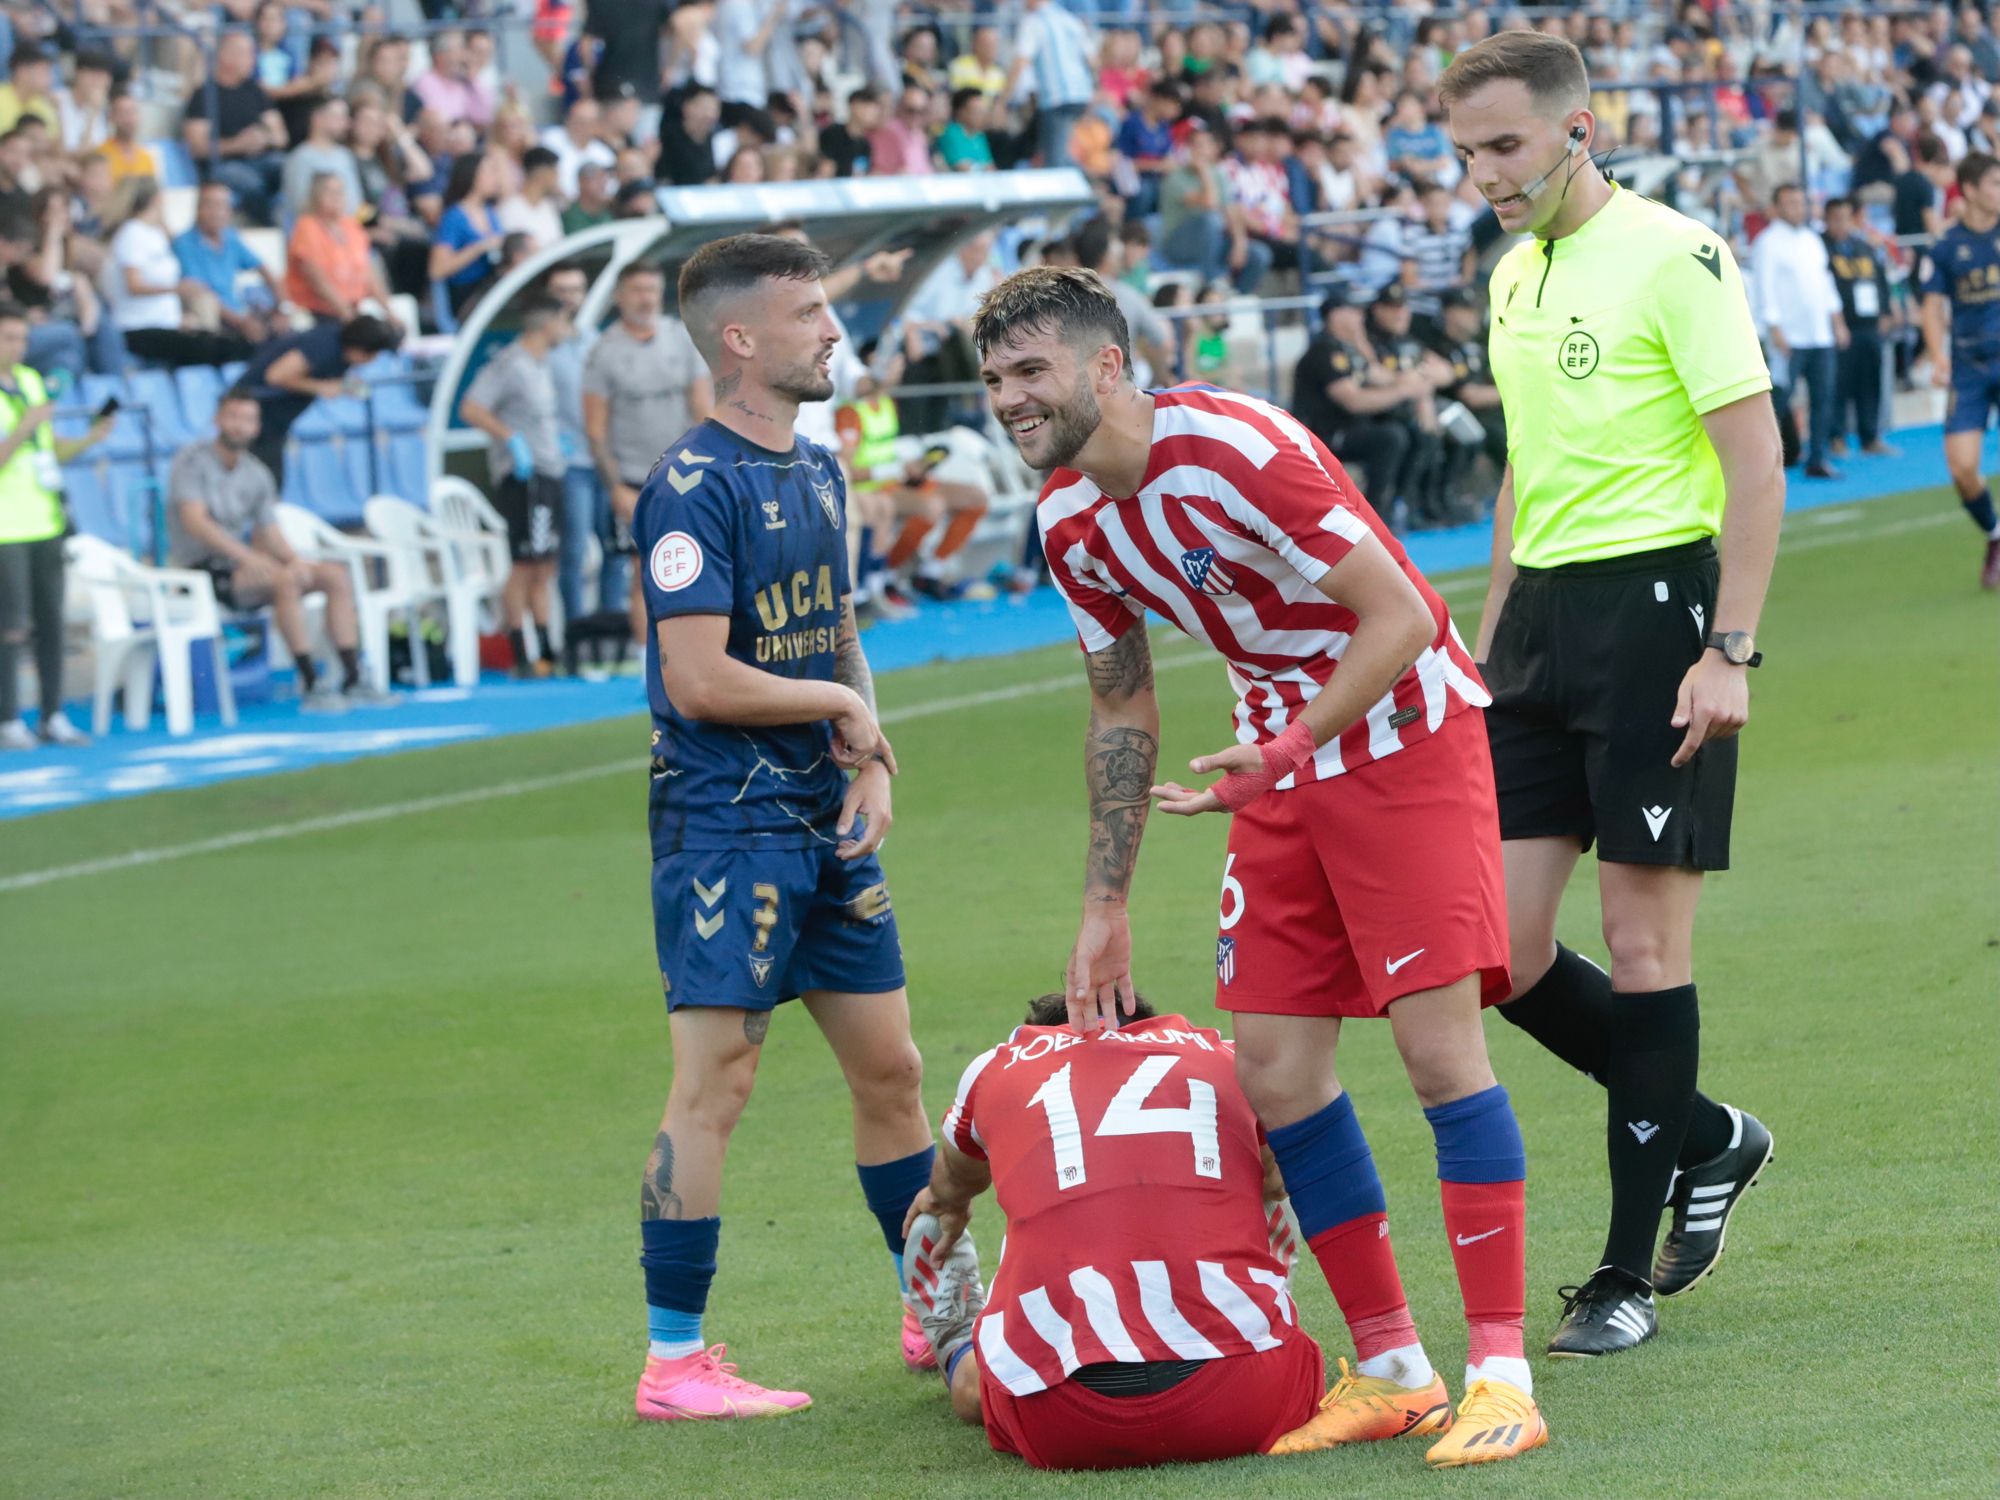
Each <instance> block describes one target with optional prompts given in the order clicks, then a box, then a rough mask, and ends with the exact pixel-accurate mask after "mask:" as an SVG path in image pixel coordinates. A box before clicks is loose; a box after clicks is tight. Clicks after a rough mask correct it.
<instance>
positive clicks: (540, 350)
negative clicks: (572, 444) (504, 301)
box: [458, 293, 570, 677]
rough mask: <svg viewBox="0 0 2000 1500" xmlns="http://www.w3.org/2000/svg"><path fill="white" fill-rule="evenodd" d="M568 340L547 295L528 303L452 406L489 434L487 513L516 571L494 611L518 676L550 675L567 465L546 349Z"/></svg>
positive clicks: (560, 311)
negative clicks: (534, 655)
mask: <svg viewBox="0 0 2000 1500" xmlns="http://www.w3.org/2000/svg"><path fill="white" fill-rule="evenodd" d="M569 335H570V321H569V313H568V312H567V311H566V310H565V309H564V307H563V305H562V304H561V303H560V302H558V301H556V299H555V298H554V297H551V296H549V295H548V294H547V293H542V294H540V295H537V296H533V297H529V298H527V299H526V300H525V301H524V302H523V303H522V306H521V332H520V334H519V335H518V336H517V337H516V338H515V340H514V342H513V343H511V344H509V345H508V346H507V347H506V348H505V349H502V350H501V351H500V352H499V353H498V354H496V355H494V356H493V358H492V359H490V360H488V361H487V362H486V364H485V366H484V367H483V368H482V369H481V370H480V372H479V374H478V375H477V376H476V377H475V378H474V380H473V382H472V385H471V387H470V389H468V390H467V391H466V393H465V395H464V397H463V398H462V399H461V400H460V401H459V403H458V414H459V416H460V417H461V418H463V419H464V421H465V423H466V425H467V426H469V427H476V428H478V429H479V430H480V431H481V432H483V433H485V434H486V436H487V439H488V441H489V445H490V446H489V447H488V448H487V450H486V462H487V468H488V470H489V472H490V473H491V474H492V477H493V508H494V509H495V510H497V511H499V512H500V514H501V516H502V517H503V518H504V519H505V520H506V522H507V546H508V550H509V553H510V555H511V556H512V557H513V560H514V566H513V567H512V568H511V569H509V570H508V573H507V583H506V586H505V588H504V589H503V590H502V591H501V594H500V613H501V616H502V620H503V623H504V624H505V625H506V627H507V638H508V640H509V642H511V643H512V645H513V648H514V671H515V674H516V675H517V676H530V675H532V676H536V677H547V676H548V675H550V673H551V672H552V671H553V670H554V654H553V653H552V652H551V651H550V649H549V581H550V579H552V578H553V577H554V576H555V571H556V553H557V550H558V549H559V547H560V545H561V536H562V506H563V469H564V467H565V464H564V461H563V449H562V432H561V426H560V423H559V422H558V420H557V415H556V386H555V381H554V379H553V378H552V376H551V374H550V371H549V351H550V350H551V349H553V348H555V347H556V346H557V345H559V344H561V343H562V342H563V341H564V340H565V339H567V338H568V337H569ZM528 614H532V615H533V617H534V621H535V636H536V639H537V641H538V642H539V643H540V645H541V656H540V658H539V659H538V660H537V661H536V662H535V663H534V665H533V666H532V667H530V666H529V664H528V648H527V641H526V639H525V638H524V637H523V635H522V633H521V620H522V617H523V616H524V615H528Z"/></svg>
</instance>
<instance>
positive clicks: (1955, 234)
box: [1924, 224, 2000, 359]
mask: <svg viewBox="0 0 2000 1500" xmlns="http://www.w3.org/2000/svg"><path fill="white" fill-rule="evenodd" d="M1924 291H1925V292H1926V293H1935V294H1936V295H1937V296H1940V297H1949V298H1951V343H1952V348H1953V350H1954V351H1955V352H1956V353H1957V354H1958V356H1959V357H1960V358H1965V357H1967V356H1968V355H1972V356H1973V357H1976V358H1979V359H1996V358H2000V224H1995V225H1994V226H1993V227H1992V228H1991V229H1987V230H1983V231H1981V232H1980V233H1978V234H1975V233H1973V232H1972V231H1971V230H1969V229H1967V228H1966V227H1965V226H1964V225H1963V224H1954V225H1952V226H1951V228H1949V229H1947V230H1946V231H1945V232H1944V233H1943V234H1941V235H1939V236H1938V240H1937V243H1936V244H1935V245H1933V246H1931V253H1930V270H1929V272H1928V274H1926V276H1925V277H1924Z"/></svg>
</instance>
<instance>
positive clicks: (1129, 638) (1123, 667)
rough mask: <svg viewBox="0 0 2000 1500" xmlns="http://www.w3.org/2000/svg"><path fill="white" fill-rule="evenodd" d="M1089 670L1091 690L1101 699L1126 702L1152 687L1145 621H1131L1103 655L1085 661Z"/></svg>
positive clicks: (1102, 652) (1088, 657)
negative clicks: (1122, 699) (1124, 700)
mask: <svg viewBox="0 0 2000 1500" xmlns="http://www.w3.org/2000/svg"><path fill="white" fill-rule="evenodd" d="M1084 662H1085V664H1086V665H1087V666H1089V668H1090V690H1091V692H1093V693H1095V694H1096V695H1097V696H1098V697H1100V698H1129V697H1131V696H1132V694H1134V693H1139V692H1144V691H1146V690H1147V689H1149V688H1151V687H1152V685H1153V651H1152V647H1151V646H1150V645H1149V644H1148V643H1147V641H1146V626H1145V622H1144V621H1134V622H1133V623H1132V624H1131V625H1130V626H1129V627H1127V629H1126V631H1125V633H1124V634H1123V635H1121V636H1120V637H1118V639H1117V640H1116V641H1114V642H1112V643H1111V644H1110V645H1109V646H1107V647H1105V648H1104V649H1103V650H1102V651H1093V652H1091V653H1090V654H1089V655H1088V656H1086V657H1085V658H1084Z"/></svg>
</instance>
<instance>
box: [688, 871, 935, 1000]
mask: <svg viewBox="0 0 2000 1500" xmlns="http://www.w3.org/2000/svg"><path fill="white" fill-rule="evenodd" d="M653 942H654V945H655V947H657V948H658V950H659V955H660V984H661V986H662V988H663V989H664V990H665V991H666V997H667V1009H668V1010H675V1009H677V1008H679V1007H680V1006H683V1005H732V1006H738V1007H740V1008H742V1009H744V1010H770V1009H771V1008H772V1007H773V1006H776V1005H778V1004H779V1003H781V1002H782V1001H786V1000H796V999H797V998H798V997H799V996H800V995H802V994H804V993H805V992H806V991H808V990H832V991H835V992H838V993H844V994H854V995H877V994H882V993H885V992H886V991H889V990H897V989H901V988H902V987H903V945H902V943H901V941H900V940H899V939H898V938H897V935H896V914H895V911H894V910H893V909H892V908H891V906H890V904H889V886H888V882H887V881H886V880H884V879H883V876H882V864H881V861H880V860H878V859H876V858H875V856H874V855H872V854H870V855H868V856H866V857H865V858H862V859H855V860H844V859H842V858H840V857H839V856H838V855H836V854H835V853H834V852H833V847H832V846H831V845H821V846H819V847H817V848H813V849H772V850H749V849H698V850H684V851H683V852H681V853H679V854H669V855H667V856H665V857H664V858H662V859H656V860H654V861H653Z"/></svg>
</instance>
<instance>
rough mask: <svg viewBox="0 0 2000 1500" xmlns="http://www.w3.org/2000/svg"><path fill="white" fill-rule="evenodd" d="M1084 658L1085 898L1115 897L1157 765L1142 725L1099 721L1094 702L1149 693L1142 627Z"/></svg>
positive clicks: (1135, 856) (1153, 739)
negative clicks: (1087, 695) (1087, 706)
mask: <svg viewBox="0 0 2000 1500" xmlns="http://www.w3.org/2000/svg"><path fill="white" fill-rule="evenodd" d="M1087 661H1088V663H1089V666H1090V689H1091V693H1092V695H1093V706H1092V709H1091V715H1090V732H1089V734H1088V736H1087V737H1086V739H1085V741H1084V780H1085V782H1086V784H1087V785H1088V786H1089V788H1090V853H1089V858H1088V861H1087V863H1086V865H1085V870H1084V897H1085V899H1086V900H1090V899H1111V900H1119V901H1122V900H1124V899H1125V895H1126V892H1127V891H1129V890H1130V889H1131V886H1132V872H1133V870H1134V868H1136V866H1137V864H1138V861H1139V836H1140V835H1141V834H1142V833H1143V832H1144V831H1145V828H1146V813H1147V810H1148V808H1149V807H1150V806H1151V799H1150V797H1149V796H1148V789H1149V788H1150V787H1151V786H1152V784H1153V774H1154V771H1155V769H1156V768H1157V766H1158V764H1159V758H1160V741H1159V737H1158V736H1157V735H1156V734H1154V733H1153V732H1152V731H1150V730H1148V729H1145V728H1141V727H1138V726H1136V725H1131V724H1119V723H1108V722H1106V721H1105V720H1104V719H1103V717H1102V716H1101V715H1100V714H1099V713H1098V711H1097V708H1096V706H1095V703H1096V700H1109V701H1116V700H1119V699H1126V698H1130V697H1132V696H1133V695H1135V694H1137V693H1140V692H1148V693H1150V692H1151V691H1152V686H1153V658H1152V653H1151V651H1150V650H1149V649H1148V647H1147V644H1146V630H1145V626H1144V625H1134V626H1133V627H1132V628H1131V629H1129V630H1127V631H1126V632H1125V634H1124V635H1123V636H1122V637H1120V638H1119V640H1118V642H1117V644H1115V645H1113V646H1111V647H1110V648H1108V649H1106V650H1104V651H1097V652H1093V653H1091V655H1090V656H1089V657H1088V658H1087Z"/></svg>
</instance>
